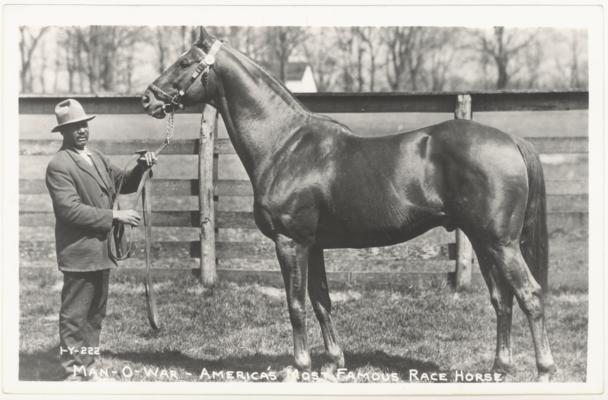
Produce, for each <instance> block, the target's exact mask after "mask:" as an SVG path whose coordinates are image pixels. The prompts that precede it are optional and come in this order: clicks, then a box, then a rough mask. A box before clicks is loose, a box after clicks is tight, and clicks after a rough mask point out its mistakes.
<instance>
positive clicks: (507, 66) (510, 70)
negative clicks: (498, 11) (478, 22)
mask: <svg viewBox="0 0 608 400" xmlns="http://www.w3.org/2000/svg"><path fill="white" fill-rule="evenodd" d="M518 33H519V32H517V31H516V30H513V31H507V30H505V28H504V27H503V26H496V27H494V29H493V32H492V34H491V35H487V34H486V33H485V32H483V31H476V32H475V33H474V35H475V37H476V38H477V40H476V43H475V45H474V49H475V51H476V52H477V53H479V54H480V56H481V59H482V60H481V61H482V63H483V64H485V65H489V64H490V63H493V64H494V67H495V69H496V85H495V86H496V89H505V88H506V87H507V86H508V85H509V82H510V79H511V78H512V77H513V76H514V75H515V74H516V73H517V71H518V70H519V69H520V68H521V65H520V64H516V63H513V60H514V59H515V57H516V56H517V55H518V54H519V53H520V52H521V51H522V50H524V49H525V48H526V47H527V46H529V45H530V43H531V42H532V41H533V40H534V38H535V36H536V31H535V32H533V33H531V34H528V35H526V36H525V37H524V38H521V39H519V40H518V39H517V36H520V35H518Z"/></svg>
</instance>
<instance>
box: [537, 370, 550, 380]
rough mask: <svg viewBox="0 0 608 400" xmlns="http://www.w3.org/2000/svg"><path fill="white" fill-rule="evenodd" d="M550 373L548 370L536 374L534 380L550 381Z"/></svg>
mask: <svg viewBox="0 0 608 400" xmlns="http://www.w3.org/2000/svg"><path fill="white" fill-rule="evenodd" d="M551 375H552V374H550V373H549V372H545V373H542V374H538V376H537V377H536V382H551Z"/></svg>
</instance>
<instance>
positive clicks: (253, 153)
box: [216, 48, 307, 180]
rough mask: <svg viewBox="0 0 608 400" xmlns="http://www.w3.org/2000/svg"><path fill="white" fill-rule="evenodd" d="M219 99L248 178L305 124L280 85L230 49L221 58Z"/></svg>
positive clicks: (293, 100)
mask: <svg viewBox="0 0 608 400" xmlns="http://www.w3.org/2000/svg"><path fill="white" fill-rule="evenodd" d="M217 74H218V77H219V78H220V86H219V87H220V89H219V93H218V96H217V98H216V105H217V106H218V108H219V110H220V113H221V115H222V118H223V120H224V124H225V125H226V130H227V131H228V135H229V136H230V139H231V141H232V144H233V145H234V147H235V150H236V152H237V154H238V155H239V157H240V159H241V161H242V162H243V165H244V166H245V169H246V170H247V173H248V174H249V177H250V178H252V180H253V178H254V175H255V172H256V170H257V169H258V167H259V166H260V165H261V164H262V163H263V162H264V160H265V159H267V158H268V156H269V155H270V154H272V153H274V151H275V150H276V149H277V147H278V146H280V144H281V143H283V142H284V140H285V139H286V138H287V137H288V136H289V135H291V134H293V133H294V132H295V131H297V130H298V129H299V127H300V126H301V125H302V124H303V123H305V120H306V116H307V113H306V111H305V110H304V109H303V108H302V107H301V106H300V104H299V103H298V102H297V101H296V100H295V99H294V98H293V96H292V95H291V94H290V93H289V92H288V91H287V89H285V88H284V87H283V86H282V85H281V84H279V83H278V82H277V81H275V80H274V79H273V78H271V77H270V76H269V75H268V74H267V73H266V72H265V71H263V70H262V69H261V67H259V66H258V65H257V64H255V63H254V62H253V61H252V60H250V59H249V58H247V57H245V56H244V55H242V54H240V53H238V52H236V51H235V50H233V49H231V48H225V49H224V51H223V52H222V54H221V59H218V63H217Z"/></svg>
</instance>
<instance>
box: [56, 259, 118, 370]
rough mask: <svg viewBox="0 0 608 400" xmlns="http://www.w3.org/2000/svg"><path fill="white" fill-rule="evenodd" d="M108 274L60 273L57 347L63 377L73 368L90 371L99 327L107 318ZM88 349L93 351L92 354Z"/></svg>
mask: <svg viewBox="0 0 608 400" xmlns="http://www.w3.org/2000/svg"><path fill="white" fill-rule="evenodd" d="M109 278H110V270H109V269H104V270H100V271H91V272H68V271H64V272H63V289H62V290H61V310H60V311H59V345H60V350H59V352H60V358H61V365H62V367H63V369H64V372H65V374H66V375H72V374H73V373H74V368H75V367H81V366H84V367H87V368H88V367H89V366H91V365H92V364H93V363H94V361H95V354H91V353H95V352H96V351H97V350H98V349H95V348H99V335H100V333H101V325H102V322H103V319H104V318H105V316H106V304H107V302H108V288H109V282H110V279H109ZM91 348H93V349H92V350H91Z"/></svg>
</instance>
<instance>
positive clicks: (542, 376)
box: [536, 365, 557, 382]
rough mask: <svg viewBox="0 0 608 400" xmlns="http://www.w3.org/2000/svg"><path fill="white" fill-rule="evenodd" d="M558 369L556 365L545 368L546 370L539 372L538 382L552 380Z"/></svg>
mask: <svg viewBox="0 0 608 400" xmlns="http://www.w3.org/2000/svg"><path fill="white" fill-rule="evenodd" d="M556 371H557V367H556V366H555V365H552V366H551V367H548V368H545V370H544V371H542V372H539V373H538V376H537V377H536V382H551V378H553V375H554V374H555V372H556Z"/></svg>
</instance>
